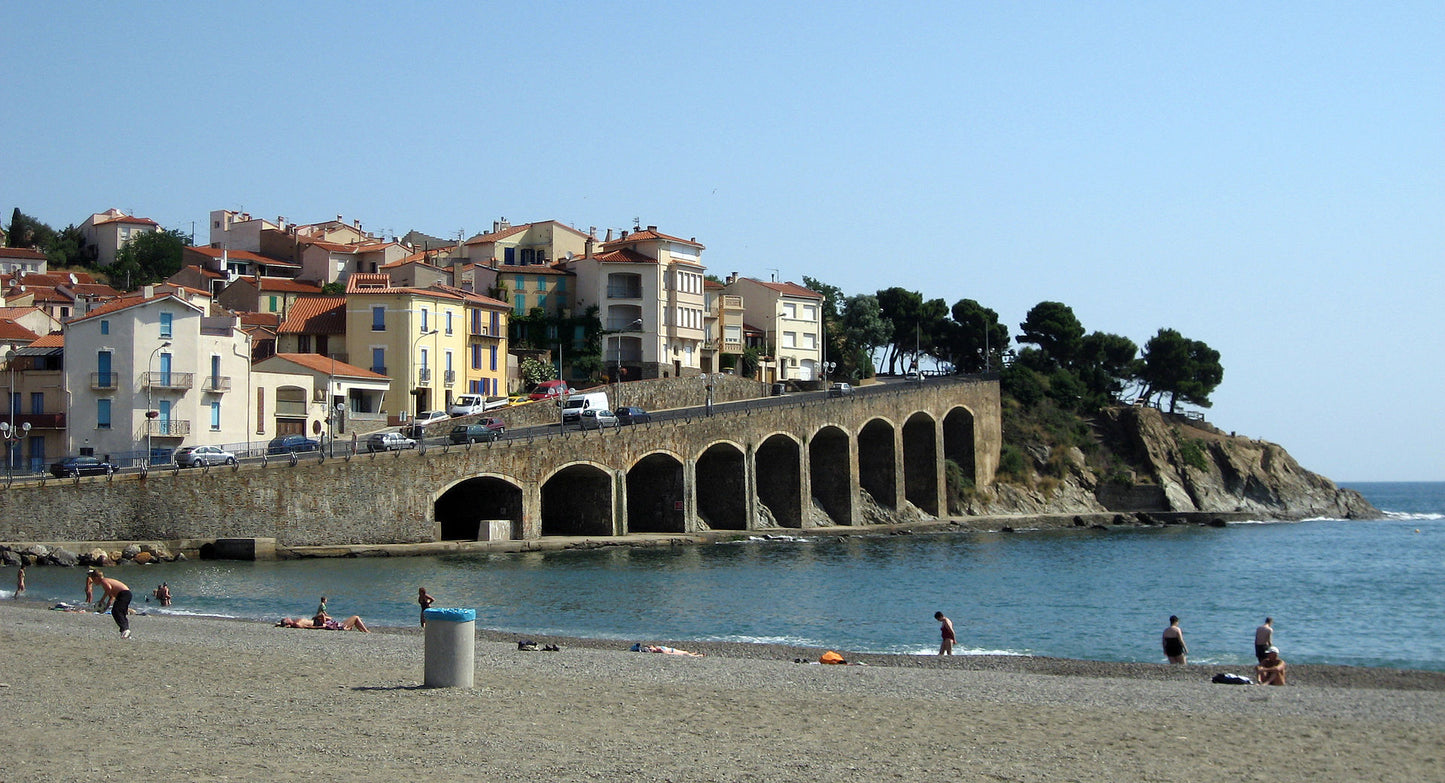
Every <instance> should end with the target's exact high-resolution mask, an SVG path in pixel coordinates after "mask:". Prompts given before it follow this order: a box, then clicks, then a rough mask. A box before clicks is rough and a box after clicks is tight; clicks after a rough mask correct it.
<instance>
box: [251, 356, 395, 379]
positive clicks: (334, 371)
mask: <svg viewBox="0 0 1445 783" xmlns="http://www.w3.org/2000/svg"><path fill="white" fill-rule="evenodd" d="M276 356H278V357H280V358H282V359H285V360H286V361H288V362H294V363H296V364H299V365H301V366H302V367H305V368H306V369H308V370H312V371H314V372H322V373H326V374H327V375H334V376H337V377H338V378H364V379H366V380H369V381H389V380H391V378H389V377H387V376H385V375H380V374H378V373H374V372H372V371H371V370H363V369H361V368H360V367H357V366H356V365H352V364H347V363H346V362H338V361H336V360H335V359H332V358H331V357H329V356H322V355H321V354H319V353H278V354H276Z"/></svg>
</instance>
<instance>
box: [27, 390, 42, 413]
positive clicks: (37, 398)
mask: <svg viewBox="0 0 1445 783" xmlns="http://www.w3.org/2000/svg"><path fill="white" fill-rule="evenodd" d="M30 412H31V413H44V412H45V392H30Z"/></svg>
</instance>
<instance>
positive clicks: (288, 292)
mask: <svg viewBox="0 0 1445 783" xmlns="http://www.w3.org/2000/svg"><path fill="white" fill-rule="evenodd" d="M208 227H209V236H208V241H207V242H206V243H205V244H200V242H199V238H198V237H193V238H192V241H193V242H194V244H193V245H192V246H188V247H185V248H184V250H183V256H182V267H181V269H180V271H178V272H176V273H175V274H173V275H171V276H170V277H169V278H167V279H165V280H164V281H161V282H157V283H154V284H150V285H142V286H138V287H136V288H135V290H131V291H125V290H123V288H124V286H119V287H113V286H112V285H111V284H107V283H106V282H104V281H103V279H101V278H98V277H97V275H93V274H91V273H89V272H85V271H72V270H54V271H52V270H51V269H49V267H48V262H47V257H46V255H45V254H44V253H42V252H40V251H39V250H36V249H33V248H25V247H3V248H0V292H3V301H0V353H3V354H4V358H5V369H6V372H5V384H6V387H7V396H8V399H9V400H10V404H9V409H8V410H7V411H6V413H5V416H4V419H3V421H0V435H3V438H4V440H5V442H6V446H7V449H8V454H7V460H6V470H7V475H16V474H25V473H40V472H43V471H45V470H46V469H47V466H50V465H52V463H54V462H55V460H57V459H59V458H61V457H66V456H67V455H72V456H76V457H82V458H89V459H97V460H99V461H100V462H101V463H103V464H107V465H114V466H118V467H132V466H150V465H169V464H172V463H173V461H175V455H176V453H177V451H178V450H180V449H183V448H184V449H187V450H194V449H197V448H199V447H214V448H216V449H217V450H229V451H225V452H223V453H230V452H231V451H235V452H242V451H245V452H249V451H250V450H251V448H252V446H253V445H254V444H264V443H267V442H272V441H275V440H277V439H284V438H287V437H298V436H299V437H300V438H302V439H317V440H318V441H319V442H321V443H324V442H326V441H327V440H338V439H341V438H346V439H347V440H350V441H353V442H354V439H355V437H356V436H357V435H365V434H367V433H371V432H376V431H378V430H381V429H384V428H387V427H397V426H400V425H404V424H406V423H408V422H409V421H413V420H415V418H416V417H418V416H420V415H423V414H426V413H429V412H432V411H443V412H445V411H448V410H451V409H453V407H454V405H455V403H456V402H457V401H458V399H459V398H465V399H466V400H468V401H476V402H477V404H478V409H479V410H480V409H482V408H486V409H491V408H494V407H498V406H501V405H505V404H507V402H508V400H509V399H511V398H514V397H515V395H517V394H519V393H523V392H526V391H527V390H528V389H529V388H530V385H531V382H532V381H534V380H536V379H537V378H538V377H556V378H561V379H564V380H567V381H571V382H573V383H574V384H575V385H579V386H581V385H588V384H593V383H601V382H609V381H632V380H645V379H655V378H668V377H691V376H701V375H707V374H711V373H721V372H743V373H745V374H749V375H752V376H754V377H757V378H758V379H759V380H761V381H764V382H768V383H778V382H786V381H812V380H814V379H817V378H818V377H820V376H821V375H823V373H824V370H823V356H822V345H823V336H822V334H821V332H822V320H821V318H822V306H823V302H824V297H823V295H822V294H820V293H817V292H815V291H812V290H809V289H808V288H806V287H804V286H802V285H799V284H795V283H791V282H780V281H776V280H763V279H758V278H753V277H745V276H741V275H740V274H739V273H738V272H736V271H732V272H729V273H728V274H726V275H725V276H720V275H716V274H714V275H709V274H707V267H706V266H705V264H704V262H703V258H702V253H703V250H704V246H703V245H702V244H701V243H700V242H698V241H697V239H696V238H695V237H690V238H686V239H684V238H681V237H678V236H673V235H670V234H666V233H663V232H662V231H660V230H659V229H658V227H657V226H651V225H649V226H642V225H635V226H634V227H632V228H631V229H623V230H617V231H614V230H613V229H608V230H606V231H605V233H604V234H603V235H602V236H600V237H599V236H598V233H599V232H598V229H597V228H595V227H589V228H588V229H587V230H586V231H582V230H579V229H577V228H574V227H572V226H568V225H566V224H563V223H561V222H558V221H556V220H544V221H538V222H532V223H521V224H517V225H513V224H511V223H510V222H508V221H507V220H505V219H500V220H497V221H494V222H493V224H492V227H491V230H490V231H488V232H486V233H481V234H477V235H475V236H472V237H471V238H468V239H462V238H460V237H458V238H456V239H452V240H450V241H448V240H446V239H441V238H437V237H432V236H427V235H424V234H421V233H419V232H415V231H412V232H409V233H408V234H407V235H405V236H402V237H395V236H384V235H378V234H375V233H372V232H369V231H366V230H363V228H362V225H361V222H360V221H359V220H351V221H347V220H345V219H344V218H343V216H342V215H337V216H336V217H335V219H333V220H325V221H321V222H317V223H308V224H298V223H293V222H291V221H289V220H287V219H286V218H285V217H277V218H276V219H275V220H268V219H264V218H259V217H255V216H253V215H251V214H248V213H245V212H237V211H231V210H215V211H213V212H211V213H210V219H209V221H208ZM79 228H80V233H81V235H82V236H83V237H84V243H85V247H86V251H87V253H88V254H89V256H90V258H91V259H93V262H94V266H95V268H96V271H98V272H101V273H103V272H104V270H105V269H106V268H107V267H108V266H109V265H110V264H113V263H114V262H115V260H116V257H117V254H118V253H120V252H121V249H122V248H124V247H125V246H126V245H127V243H129V242H131V241H133V240H134V239H135V238H136V237H138V236H141V235H143V234H145V233H148V232H156V231H161V230H162V229H161V227H160V226H159V225H158V224H157V223H156V221H154V220H150V219H148V218H144V217H138V216H134V215H129V214H126V213H125V212H123V211H121V210H119V209H109V210H106V211H104V212H99V213H96V214H93V215H91V216H89V217H87V218H86V219H85V220H84V221H83V222H81V223H80V224H79ZM11 244H13V243H11ZM111 282H112V283H117V282H118V281H115V280H112V281H111ZM745 354H750V361H749V362H748V363H747V364H746V366H745V365H744V362H743V357H744V355H745Z"/></svg>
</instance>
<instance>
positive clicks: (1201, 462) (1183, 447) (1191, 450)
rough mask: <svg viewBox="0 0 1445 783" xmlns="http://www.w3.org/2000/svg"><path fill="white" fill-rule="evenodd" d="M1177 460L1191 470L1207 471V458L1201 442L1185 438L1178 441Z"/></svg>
mask: <svg viewBox="0 0 1445 783" xmlns="http://www.w3.org/2000/svg"><path fill="white" fill-rule="evenodd" d="M1179 458H1180V459H1181V460H1183V461H1184V464H1185V465H1188V466H1189V467H1191V468H1194V469H1196V470H1209V457H1208V456H1207V454H1206V452H1205V447H1204V442H1203V441H1201V440H1196V439H1194V438H1186V439H1184V440H1182V441H1180V442H1179Z"/></svg>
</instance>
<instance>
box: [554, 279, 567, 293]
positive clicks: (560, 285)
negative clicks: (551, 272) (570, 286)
mask: <svg viewBox="0 0 1445 783" xmlns="http://www.w3.org/2000/svg"><path fill="white" fill-rule="evenodd" d="M552 290H553V291H556V292H557V293H559V294H560V293H562V292H563V291H566V290H567V278H565V277H559V278H557V282H555V283H553V284H552Z"/></svg>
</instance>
